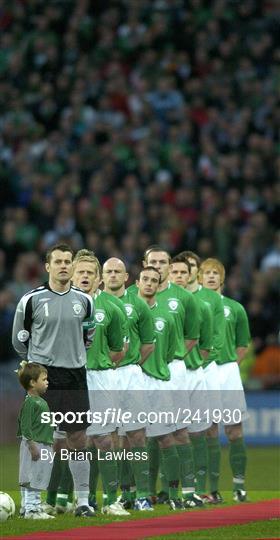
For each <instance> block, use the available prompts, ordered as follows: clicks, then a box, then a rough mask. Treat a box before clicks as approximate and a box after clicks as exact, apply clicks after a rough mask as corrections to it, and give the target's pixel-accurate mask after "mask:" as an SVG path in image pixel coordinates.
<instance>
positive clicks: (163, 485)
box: [159, 452, 169, 493]
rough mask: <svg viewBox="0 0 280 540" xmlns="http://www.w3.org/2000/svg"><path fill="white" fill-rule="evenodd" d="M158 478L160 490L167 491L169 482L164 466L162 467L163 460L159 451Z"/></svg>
mask: <svg viewBox="0 0 280 540" xmlns="http://www.w3.org/2000/svg"><path fill="white" fill-rule="evenodd" d="M159 478H160V491H164V493H168V492H169V482H168V478H167V475H166V474H165V467H164V461H163V457H162V453H161V452H160V453H159Z"/></svg>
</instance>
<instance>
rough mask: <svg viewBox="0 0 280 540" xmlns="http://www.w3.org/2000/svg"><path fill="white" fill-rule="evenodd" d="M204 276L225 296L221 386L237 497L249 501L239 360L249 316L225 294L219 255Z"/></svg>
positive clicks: (247, 334)
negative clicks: (246, 484) (245, 484)
mask: <svg viewBox="0 0 280 540" xmlns="http://www.w3.org/2000/svg"><path fill="white" fill-rule="evenodd" d="M200 280H201V283H202V285H203V286H204V287H206V288H208V289H211V290H212V291H216V293H218V294H219V295H220V297H221V299H222V303H223V309H224V317H225V340H224V345H223V347H222V350H221V354H220V358H219V359H218V360H217V364H218V375H219V382H220V388H221V401H222V411H227V414H224V417H223V420H222V421H223V423H224V427H225V433H226V436H227V438H228V440H229V459H230V466H231V470H232V475H233V498H234V500H235V501H239V502H243V501H246V497H247V493H246V490H245V487H244V483H245V471H246V460H247V458H246V448H245V444H244V439H243V427H242V422H243V421H244V420H245V419H246V418H248V413H247V406H246V401H245V395H244V390H243V385H242V381H241V377H240V372H239V364H240V362H241V361H242V360H243V358H244V356H245V354H246V351H247V349H248V345H249V342H250V331H249V324H248V317H247V314H246V311H245V309H244V308H243V306H242V305H241V304H239V302H236V301H235V300H233V299H232V298H228V297H226V296H223V295H222V288H223V286H224V281H225V268H224V266H223V264H222V263H221V262H220V261H219V260H217V259H211V258H209V259H206V260H205V261H203V263H202V265H201V267H200Z"/></svg>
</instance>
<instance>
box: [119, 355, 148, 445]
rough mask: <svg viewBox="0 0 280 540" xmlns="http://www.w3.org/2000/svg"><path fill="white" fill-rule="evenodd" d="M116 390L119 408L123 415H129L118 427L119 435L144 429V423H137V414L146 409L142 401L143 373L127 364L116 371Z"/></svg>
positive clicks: (134, 366)
mask: <svg viewBox="0 0 280 540" xmlns="http://www.w3.org/2000/svg"><path fill="white" fill-rule="evenodd" d="M116 375H117V389H118V391H119V407H120V409H121V411H122V414H124V413H130V415H129V416H130V418H124V420H123V422H122V424H121V426H119V435H125V433H126V432H127V431H136V430H138V429H143V428H145V427H146V422H143V423H142V422H140V421H139V413H141V412H142V411H144V410H145V407H146V408H147V403H145V402H144V401H143V396H144V391H145V383H144V379H143V372H142V369H141V367H140V366H139V365H138V364H129V365H128V366H122V367H119V368H118V369H117V370H116Z"/></svg>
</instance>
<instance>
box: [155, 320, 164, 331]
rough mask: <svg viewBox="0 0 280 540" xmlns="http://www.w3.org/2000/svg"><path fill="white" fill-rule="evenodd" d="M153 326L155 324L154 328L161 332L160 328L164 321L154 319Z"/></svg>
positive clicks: (162, 327) (162, 326)
mask: <svg viewBox="0 0 280 540" xmlns="http://www.w3.org/2000/svg"><path fill="white" fill-rule="evenodd" d="M155 326H156V329H157V330H158V332H162V330H163V329H164V327H165V323H164V321H161V320H159V321H156V323H155Z"/></svg>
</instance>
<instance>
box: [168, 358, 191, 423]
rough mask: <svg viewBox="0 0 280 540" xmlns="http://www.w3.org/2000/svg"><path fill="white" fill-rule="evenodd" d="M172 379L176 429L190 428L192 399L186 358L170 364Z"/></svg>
mask: <svg viewBox="0 0 280 540" xmlns="http://www.w3.org/2000/svg"><path fill="white" fill-rule="evenodd" d="M168 367H169V371H170V381H168V385H169V388H170V390H172V392H171V395H172V401H173V413H174V422H175V424H176V429H177V430H178V429H183V428H187V429H188V428H189V426H190V424H191V418H190V417H191V414H189V412H190V399H189V395H188V392H186V388H188V385H189V380H188V373H187V368H186V366H185V362H184V360H173V361H172V362H170V364H168Z"/></svg>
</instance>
